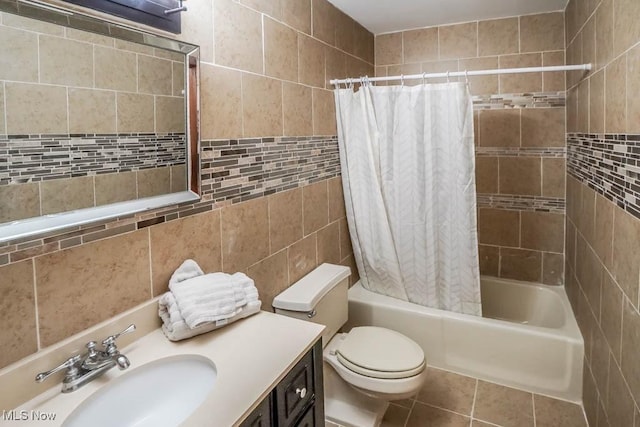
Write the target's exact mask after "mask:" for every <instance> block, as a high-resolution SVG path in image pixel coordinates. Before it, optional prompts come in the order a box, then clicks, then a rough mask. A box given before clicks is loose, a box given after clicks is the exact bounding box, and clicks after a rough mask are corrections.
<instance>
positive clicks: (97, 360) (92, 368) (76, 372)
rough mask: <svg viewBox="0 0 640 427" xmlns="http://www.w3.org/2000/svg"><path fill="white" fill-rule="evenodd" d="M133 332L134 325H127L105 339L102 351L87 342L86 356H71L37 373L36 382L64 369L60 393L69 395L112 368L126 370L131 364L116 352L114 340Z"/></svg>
mask: <svg viewBox="0 0 640 427" xmlns="http://www.w3.org/2000/svg"><path fill="white" fill-rule="evenodd" d="M135 330H136V325H129V327H127V329H125V330H124V331H122V332H119V333H117V334H115V335H111V336H109V337H107V338H105V339H104V340H103V341H102V347H103V349H98V348H97V346H98V343H97V342H96V341H89V342H88V343H87V344H86V347H87V353H86V354H84V355H82V356H81V355H75V356H72V357H70V358H69V359H67V360H65V361H64V362H63V363H62V364H61V365H60V366H57V367H55V368H53V369H51V370H50V371H47V372H41V373H39V374H38V375H36V382H39V383H41V382H43V381H44V380H46V379H47V378H48V377H49V376H50V375H52V374H54V373H56V372H58V371H61V370H63V369H66V370H67V372H66V375H65V377H64V380H62V392H63V393H71V392H72V391H75V390H77V389H79V388H80V387H82V386H83V385H85V384H87V383H89V382H91V381H93V380H94V379H96V378H98V377H99V376H100V375H102V374H104V373H105V372H107V371H108V370H109V369H111V368H113V367H114V366H118V368H119V369H120V370H123V369H127V368H128V367H129V366H130V365H131V363H130V362H129V359H127V356H125V355H124V354H122V353H120V351H119V350H118V347H117V346H116V340H117V339H118V338H119V337H120V336H121V335H124V334H128V333H130V332H133V331H135Z"/></svg>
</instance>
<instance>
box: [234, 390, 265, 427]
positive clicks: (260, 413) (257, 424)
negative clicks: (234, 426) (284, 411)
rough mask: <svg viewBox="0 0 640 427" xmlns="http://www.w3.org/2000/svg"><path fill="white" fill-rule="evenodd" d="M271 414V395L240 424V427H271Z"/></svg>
mask: <svg viewBox="0 0 640 427" xmlns="http://www.w3.org/2000/svg"><path fill="white" fill-rule="evenodd" d="M272 414H273V411H272V410H271V395H269V396H267V397H266V398H265V399H264V400H263V401H262V403H260V405H258V407H257V408H256V409H254V410H253V412H252V413H251V414H250V415H249V416H248V417H247V418H246V419H245V420H244V421H243V422H242V424H240V427H271V426H273V420H272Z"/></svg>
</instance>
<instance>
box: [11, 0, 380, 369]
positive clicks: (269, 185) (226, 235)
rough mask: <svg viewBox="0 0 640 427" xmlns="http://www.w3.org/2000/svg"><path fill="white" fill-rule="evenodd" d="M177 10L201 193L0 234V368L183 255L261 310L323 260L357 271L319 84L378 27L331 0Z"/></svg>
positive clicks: (141, 285) (152, 292)
mask: <svg viewBox="0 0 640 427" xmlns="http://www.w3.org/2000/svg"><path fill="white" fill-rule="evenodd" d="M51 2H52V3H56V4H60V3H59V2H56V1H55V0H51ZM312 3H313V9H312ZM71 7H73V8H75V6H71ZM182 18H183V34H181V35H178V36H177V37H178V38H180V39H183V40H185V41H187V42H191V43H195V44H198V45H199V46H200V49H201V67H200V73H201V81H200V96H201V139H202V142H203V144H202V147H203V150H202V153H201V154H202V158H201V162H202V165H203V169H202V173H203V184H204V185H205V186H206V187H204V188H205V194H204V195H203V200H202V201H200V202H197V203H190V204H185V205H181V206H171V207H168V208H165V209H159V210H155V211H153V212H144V213H140V214H137V215H132V216H126V217H122V218H117V219H116V220H113V221H107V222H103V223H98V224H92V225H90V226H86V227H79V228H76V229H74V230H71V231H69V232H66V233H51V234H50V235H45V236H41V238H40V239H36V240H30V241H15V242H11V243H8V244H1V245H0V265H1V267H0V293H2V294H3V295H7V296H8V297H7V298H3V299H2V302H0V304H5V305H3V306H2V308H3V311H2V312H0V321H1V322H2V323H3V324H4V325H8V327H7V328H6V329H5V330H4V331H3V332H0V343H2V346H3V349H6V350H5V351H3V352H2V355H0V367H1V366H6V365H8V364H10V363H12V362H15V361H17V360H19V359H20V358H22V357H25V356H27V355H29V354H31V353H33V352H36V351H38V350H40V349H43V348H44V347H46V346H48V345H51V344H53V343H55V342H58V341H59V340H61V339H64V338H66V337H68V336H70V335H71V334H74V333H77V332H79V331H82V330H83V329H85V328H87V327H89V326H91V325H94V324H96V323H98V322H100V321H102V320H105V319H107V318H110V317H112V316H114V315H115V314H117V313H120V312H122V311H124V310H126V309H127V308H130V307H132V306H134V305H136V304H139V303H140V302H143V301H145V300H148V299H150V298H152V297H154V296H157V295H159V294H160V293H162V292H164V291H165V290H166V288H167V281H168V278H169V277H170V275H171V273H172V272H173V270H175V268H177V267H178V266H179V265H180V263H181V262H182V261H183V260H184V259H185V258H193V259H195V260H196V261H197V262H198V263H199V264H200V265H201V266H202V267H203V269H204V270H206V271H214V270H222V271H228V272H232V271H244V272H245V273H247V274H249V275H250V276H251V277H252V278H253V279H254V280H255V281H256V285H257V286H258V290H259V292H260V295H261V299H262V301H263V309H266V310H269V309H270V306H271V300H272V298H273V297H274V296H275V295H276V294H277V293H279V292H280V291H281V290H283V289H285V288H286V287H287V286H289V285H290V284H292V283H294V282H295V281H297V280H298V279H300V278H301V277H302V276H303V275H305V274H306V273H308V272H309V271H311V270H312V269H313V268H314V267H315V266H317V265H318V264H319V263H322V262H333V263H341V264H344V265H348V266H350V267H351V268H352V270H353V271H354V272H355V274H356V276H355V278H357V272H356V270H355V263H354V260H353V255H352V248H351V243H350V239H349V237H348V229H347V222H346V218H345V211H344V201H343V198H342V186H341V181H340V177H339V170H338V163H337V140H336V137H335V135H336V127H335V126H336V124H335V111H334V104H333V94H332V92H331V89H332V88H331V86H330V84H329V83H328V81H329V79H332V78H343V77H347V76H350V75H364V74H367V75H372V74H373V51H374V45H373V40H374V38H373V36H372V35H371V34H370V33H369V32H368V31H366V30H365V29H364V28H363V27H362V26H360V25H359V24H357V23H355V21H353V20H352V19H350V18H348V17H347V16H346V15H344V14H343V13H342V12H340V11H339V10H338V9H336V8H335V7H334V6H333V5H331V4H330V3H329V2H327V1H326V0H309V1H297V0H296V1H291V0H281V1H279V2H271V1H269V2H255V1H250V0H247V1H240V2H236V1H231V0H216V1H215V2H210V1H195V2H193V4H189V11H188V12H185V13H184V14H183V16H182ZM2 22H3V24H6V21H5V20H3V21H2ZM312 22H313V26H312ZM214 23H215V24H216V25H214ZM312 28H313V29H312ZM42 31H44V29H42ZM68 31H69V30H67V32H68ZM214 40H215V42H214ZM73 41H78V40H73ZM81 43H85V42H84V41H82V42H81ZM1 49H2V48H1V47H0V50H1ZM95 49H96V50H97V51H100V52H103V50H104V49H103V48H102V47H101V46H96V47H95ZM105 52H106V51H105ZM130 53H131V54H132V55H134V56H138V57H144V61H146V62H145V64H147V63H148V64H147V65H149V66H150V67H153V61H155V60H156V59H161V60H167V59H166V58H155V57H154V56H153V55H150V54H147V53H144V52H130ZM147 57H148V58H147ZM138 60H139V61H140V60H141V59H140V58H138ZM143 65H144V64H143ZM94 69H95V71H96V72H99V73H101V77H100V78H101V79H104V80H105V81H108V79H109V77H111V78H116V77H117V76H115V74H116V73H114V72H113V68H108V67H107V68H104V69H102V68H101V67H97V66H96V67H95V68H94ZM109 70H111V71H109ZM103 71H104V73H103ZM96 78H97V77H96ZM138 80H140V79H139V78H138ZM100 81H102V80H100ZM114 84H115V83H114ZM143 88H144V85H143ZM105 90H106V91H116V90H120V89H105ZM2 94H5V95H6V86H3V85H0V95H2ZM136 95H137V94H136ZM143 95H144V96H147V94H143ZM172 95H173V94H171V96H172ZM163 96H164V95H152V96H151V97H152V98H153V97H155V98H156V99H158V98H162V97H163ZM0 99H4V97H2V96H0ZM129 101H131V102H130V104H131V105H132V106H135V105H137V104H136V102H137V101H139V100H138V98H137V97H134V98H132V99H130V100H129ZM142 106H143V105H142V104H141V107H142ZM3 108H4V105H3V103H2V102H0V111H2V109H3ZM136 108H137V107H136ZM141 111H146V110H144V109H142V110H141ZM69 114H71V113H69ZM147 116H148V115H145V114H140V117H141V118H145V117H147ZM149 117H151V116H149ZM160 122H161V120H160ZM0 123H1V126H2V127H0V133H3V134H5V133H6V130H5V129H4V128H3V127H4V126H5V124H4V123H3V122H0ZM156 123H158V121H157V120H156ZM118 131H120V130H118ZM141 131H142V130H141ZM141 131H137V132H141ZM68 132H69V131H68V130H67V131H65V132H63V133H68ZM123 132H133V131H132V130H123ZM237 146H238V147H239V146H243V148H236V147H237ZM227 148H228V150H227ZM236 149H240V150H242V149H246V150H247V151H246V152H245V153H242V154H241V153H239V152H235V153H234V150H236ZM223 151H224V152H223ZM224 162H226V164H223V163H224ZM282 170H284V171H286V173H283V172H281V171H282ZM236 186H237V187H236ZM249 187H251V188H249ZM236 189H239V190H238V191H236ZM222 191H228V193H227V194H222ZM352 277H353V276H352ZM36 312H37V314H36ZM12 325H15V327H13V326H12Z"/></svg>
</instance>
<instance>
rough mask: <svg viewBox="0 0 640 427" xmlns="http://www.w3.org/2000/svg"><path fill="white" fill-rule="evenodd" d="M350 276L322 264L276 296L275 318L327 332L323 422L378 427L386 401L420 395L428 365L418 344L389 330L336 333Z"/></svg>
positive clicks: (369, 328) (342, 317) (339, 268)
mask: <svg viewBox="0 0 640 427" xmlns="http://www.w3.org/2000/svg"><path fill="white" fill-rule="evenodd" d="M349 276H350V270H349V268H348V267H344V266H341V265H333V264H322V265H320V266H319V267H317V268H316V269H315V270H313V271H312V272H311V273H309V274H308V275H306V276H305V277H303V278H302V279H300V280H299V281H298V282H296V283H294V284H293V285H292V286H291V287H289V288H288V289H286V290H285V291H284V292H282V293H281V294H280V295H278V296H277V297H276V298H275V299H274V300H273V307H274V308H275V311H276V313H278V314H283V315H286V316H290V317H296V318H298V319H303V320H309V321H312V322H316V323H320V324H322V325H325V326H326V329H325V330H324V332H323V334H322V346H323V348H324V353H323V355H324V361H325V364H324V382H325V384H324V385H325V414H326V415H325V417H326V419H327V421H328V422H331V423H335V424H338V425H342V426H357V427H367V426H377V425H379V424H380V422H381V420H382V417H383V416H384V412H385V411H386V409H387V406H388V401H390V400H399V399H404V398H407V397H410V396H413V395H415V394H416V393H417V392H418V390H420V388H421V387H422V385H423V384H424V381H425V376H426V369H425V368H426V361H425V357H424V352H423V351H422V348H420V346H419V345H418V344H416V343H415V342H414V341H412V340H411V339H409V338H407V337H406V336H404V335H402V334H400V333H398V332H395V331H392V330H390V329H385V328H379V327H374V326H364V327H357V328H353V329H352V330H351V331H350V332H348V333H338V329H340V328H341V327H342V326H343V325H344V324H345V323H346V321H347V317H348V313H347V309H348V299H347V291H348V289H349ZM336 374H337V375H336ZM328 425H329V424H328Z"/></svg>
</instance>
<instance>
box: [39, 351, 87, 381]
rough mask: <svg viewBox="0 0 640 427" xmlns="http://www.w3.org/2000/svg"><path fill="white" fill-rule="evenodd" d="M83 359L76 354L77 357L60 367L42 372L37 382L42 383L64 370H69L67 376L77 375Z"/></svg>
mask: <svg viewBox="0 0 640 427" xmlns="http://www.w3.org/2000/svg"><path fill="white" fill-rule="evenodd" d="M81 359H82V358H81V357H80V355H78V354H76V355H75V356H72V357H70V358H68V359H67V360H65V361H64V362H63V363H62V364H61V365H60V366H56V367H55V368H53V369H52V370H50V371H46V372H40V373H39V374H38V375H36V382H39V383H41V382H42V381H44V380H46V379H47V378H49V376H51V375H52V374H55V373H56V372H58V371H61V370H63V369H67V376H73V375H75V374H76V373H77V372H78V367H77V364H78V362H80V360H81Z"/></svg>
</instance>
